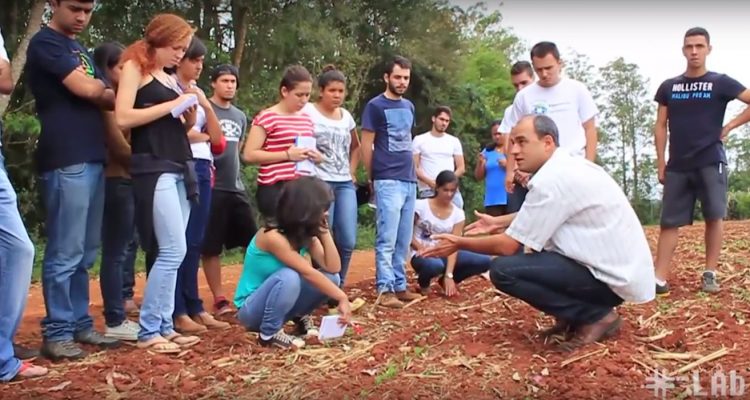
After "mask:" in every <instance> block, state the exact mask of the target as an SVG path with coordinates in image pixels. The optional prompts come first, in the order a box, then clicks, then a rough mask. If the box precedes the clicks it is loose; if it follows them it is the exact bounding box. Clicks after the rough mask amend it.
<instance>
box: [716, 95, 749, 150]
mask: <svg viewBox="0 0 750 400" xmlns="http://www.w3.org/2000/svg"><path fill="white" fill-rule="evenodd" d="M737 100H740V101H741V102H743V103H745V104H748V105H750V89H745V90H744V91H743V92H742V93H740V95H739V96H737ZM748 122H750V106H748V107H747V108H745V111H743V112H742V113H741V114H740V115H738V116H736V117H734V118H733V119H732V120H731V121H729V122H728V123H727V124H726V125H725V126H724V129H722V132H721V138H722V140H724V139H725V138H726V137H727V135H728V134H729V132H731V131H732V130H733V129H735V128H739V127H740V126H742V125H744V124H746V123H748Z"/></svg>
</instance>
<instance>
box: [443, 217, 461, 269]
mask: <svg viewBox="0 0 750 400" xmlns="http://www.w3.org/2000/svg"><path fill="white" fill-rule="evenodd" d="M463 231H464V222H463V221H461V222H459V223H457V224H455V225H453V232H452V233H453V234H454V235H456V236H461V233H462V232H463ZM457 258H458V253H453V254H451V255H449V256H448V257H446V260H445V261H446V262H445V273H446V274H452V273H453V271H454V270H455V269H456V259H457Z"/></svg>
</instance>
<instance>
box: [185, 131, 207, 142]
mask: <svg viewBox="0 0 750 400" xmlns="http://www.w3.org/2000/svg"><path fill="white" fill-rule="evenodd" d="M187 136H188V140H189V141H190V143H203V142H208V141H209V140H210V139H211V137H210V136H209V135H208V134H206V133H201V132H198V131H197V130H195V129H191V130H190V131H188V134H187Z"/></svg>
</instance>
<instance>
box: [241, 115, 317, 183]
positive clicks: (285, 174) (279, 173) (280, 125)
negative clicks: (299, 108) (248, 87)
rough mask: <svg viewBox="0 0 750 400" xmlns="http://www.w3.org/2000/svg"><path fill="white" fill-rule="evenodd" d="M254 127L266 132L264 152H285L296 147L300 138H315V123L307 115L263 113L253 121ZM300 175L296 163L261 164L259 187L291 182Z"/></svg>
mask: <svg viewBox="0 0 750 400" xmlns="http://www.w3.org/2000/svg"><path fill="white" fill-rule="evenodd" d="M253 125H257V126H260V127H261V128H263V129H264V130H265V131H266V141H265V142H263V146H262V147H261V149H262V150H264V151H270V152H282V153H283V152H285V151H286V150H288V149H289V148H290V147H292V146H294V143H295V140H296V139H297V137H298V136H313V132H314V130H313V122H312V119H311V118H310V116H309V115H307V114H305V113H299V114H293V115H282V114H279V113H276V112H273V111H266V112H261V113H260V114H258V115H257V116H256V117H255V118H254V119H253ZM298 176H299V174H298V173H297V170H296V163H295V162H294V161H281V162H276V163H270V164H261V165H260V169H259V171H258V184H259V185H273V184H274V183H276V182H281V181H291V180H293V179H295V178H297V177H298Z"/></svg>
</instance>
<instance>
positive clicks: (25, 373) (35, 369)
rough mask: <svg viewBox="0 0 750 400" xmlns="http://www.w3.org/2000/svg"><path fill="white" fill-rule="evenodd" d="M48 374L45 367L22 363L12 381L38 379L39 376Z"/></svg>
mask: <svg viewBox="0 0 750 400" xmlns="http://www.w3.org/2000/svg"><path fill="white" fill-rule="evenodd" d="M48 372H49V371H48V370H47V368H45V367H42V366H39V365H34V364H32V363H29V362H25V361H24V362H22V363H21V369H19V370H18V373H17V374H16V376H15V377H13V380H17V379H34V378H39V377H40V376H45V375H47V373H48Z"/></svg>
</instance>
